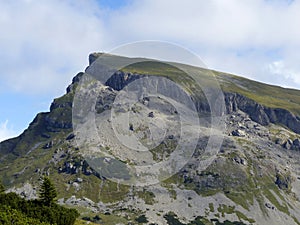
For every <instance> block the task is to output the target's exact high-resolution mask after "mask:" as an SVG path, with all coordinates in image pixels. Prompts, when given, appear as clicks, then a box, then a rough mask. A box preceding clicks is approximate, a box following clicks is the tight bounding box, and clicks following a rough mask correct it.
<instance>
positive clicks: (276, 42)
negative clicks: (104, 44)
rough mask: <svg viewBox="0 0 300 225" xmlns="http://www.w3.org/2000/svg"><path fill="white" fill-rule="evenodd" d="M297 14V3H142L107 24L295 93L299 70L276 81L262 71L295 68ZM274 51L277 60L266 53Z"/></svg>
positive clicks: (299, 33)
mask: <svg viewBox="0 0 300 225" xmlns="http://www.w3.org/2000/svg"><path fill="white" fill-rule="evenodd" d="M299 11H300V1H285V0H273V1H263V0H245V1H240V0H227V1H218V0H212V1H202V0H201V1H198V0H187V1H172V0H165V1H159V0H144V1H135V2H134V4H133V5H131V6H128V7H127V8H124V9H123V10H122V11H121V12H116V13H115V14H114V16H112V17H110V20H109V25H110V27H112V29H111V32H113V33H120V34H122V38H123V39H124V40H127V41H129V40H138V39H158V40H159V39H163V40H171V41H175V42H177V43H180V44H182V45H184V46H186V47H188V48H190V49H192V50H193V51H195V52H196V53H198V54H199V56H200V57H201V58H202V59H203V60H204V61H205V62H207V64H208V66H209V67H210V68H215V69H219V70H225V71H229V72H234V73H239V74H242V75H244V76H248V77H250V78H252V79H256V80H261V81H264V82H268V83H275V84H278V85H281V84H284V85H288V86H293V87H298V88H300V82H299V79H298V77H299V74H300V73H299V72H300V68H297V71H295V75H294V76H292V77H287V76H286V74H281V75H280V76H279V75H278V76H279V77H278V79H276V80H274V79H273V74H272V73H271V71H267V70H265V69H264V68H265V65H266V64H270V63H272V62H273V61H274V60H282V61H284V62H285V63H286V64H287V62H288V61H289V62H292V61H294V63H293V64H291V65H289V66H293V67H295V68H296V66H295V65H296V64H298V62H297V59H298V58H299V56H298V52H299V50H300V29H299V27H300V14H299ZM128 31H129V32H128ZM276 50H278V54H277V55H276V56H274V55H273V54H270V52H272V51H276ZM295 53H297V54H295ZM274 57H276V58H275V59H274Z"/></svg>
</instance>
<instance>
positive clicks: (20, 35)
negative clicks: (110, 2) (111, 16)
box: [0, 0, 108, 94]
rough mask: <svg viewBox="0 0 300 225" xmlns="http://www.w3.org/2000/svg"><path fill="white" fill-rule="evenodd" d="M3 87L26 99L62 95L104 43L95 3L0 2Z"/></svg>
mask: <svg viewBox="0 0 300 225" xmlns="http://www.w3.org/2000/svg"><path fill="white" fill-rule="evenodd" d="M0 15H1V16H0V27H1V30H2V31H1V37H0V49H1V53H0V57H1V61H0V67H1V70H2V71H1V75H0V78H1V81H2V83H4V85H2V86H5V87H7V88H9V89H13V90H16V91H20V92H25V93H30V92H32V93H33V94H36V93H48V94H49V93H51V94H53V93H56V94H57V92H58V91H59V92H62V90H64V88H65V87H66V85H67V83H68V82H69V81H70V79H71V78H72V76H74V75H75V73H77V72H79V71H82V70H83V69H84V67H85V66H86V65H87V55H88V53H90V52H92V51H95V50H97V49H100V48H101V47H103V46H105V43H108V41H107V40H105V38H106V37H105V32H104V27H103V26H104V25H103V24H102V21H101V19H99V18H100V16H101V10H100V9H98V8H97V7H96V5H95V3H94V2H93V1H71V0H70V1H59V0H53V1H25V0H21V1H0Z"/></svg>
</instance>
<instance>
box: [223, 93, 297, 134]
mask: <svg viewBox="0 0 300 225" xmlns="http://www.w3.org/2000/svg"><path fill="white" fill-rule="evenodd" d="M224 95H225V103H226V111H227V113H228V114H230V113H232V112H236V111H238V110H241V111H243V112H245V113H247V114H248V115H249V117H250V118H251V119H252V120H253V121H255V122H257V123H259V124H261V125H263V126H266V125H268V124H270V123H278V124H282V125H284V126H286V127H288V128H289V129H291V130H292V131H294V132H295V133H298V134H300V118H299V117H297V116H295V115H294V114H293V113H291V112H289V111H288V110H286V109H278V108H275V109H274V108H270V107H266V106H263V105H261V104H259V103H257V102H255V101H254V100H252V99H249V98H247V97H245V96H243V95H240V94H237V93H225V94H224Z"/></svg>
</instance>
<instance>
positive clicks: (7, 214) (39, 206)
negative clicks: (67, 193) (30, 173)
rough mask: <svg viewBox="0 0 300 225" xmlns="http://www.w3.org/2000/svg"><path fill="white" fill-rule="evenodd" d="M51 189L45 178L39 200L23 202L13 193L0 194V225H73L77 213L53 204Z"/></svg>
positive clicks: (49, 182)
mask: <svg viewBox="0 0 300 225" xmlns="http://www.w3.org/2000/svg"><path fill="white" fill-rule="evenodd" d="M49 187H50V188H49ZM52 187H53V186H52V184H51V181H50V180H49V178H46V177H45V178H44V182H43V184H42V186H41V193H43V194H42V195H41V197H42V198H41V199H39V200H25V199H23V198H21V197H20V196H18V195H17V194H15V193H12V192H11V193H8V194H5V193H4V192H2V193H1V194H0V224H2V225H11V224H22V225H27V224H28V225H32V224H35V225H50V224H56V225H73V224H74V223H75V220H76V218H77V217H78V216H79V214H78V212H77V211H76V210H75V209H67V208H65V207H63V206H60V205H57V204H56V203H54V202H53V197H54V195H53V191H55V190H54V189H52ZM49 190H51V191H49ZM50 203H51V204H50Z"/></svg>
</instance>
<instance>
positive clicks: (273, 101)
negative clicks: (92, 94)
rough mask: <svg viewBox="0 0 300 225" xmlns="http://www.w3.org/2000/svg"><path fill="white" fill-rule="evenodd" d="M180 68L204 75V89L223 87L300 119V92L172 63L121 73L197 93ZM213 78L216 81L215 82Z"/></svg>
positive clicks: (137, 66)
mask: <svg viewBox="0 0 300 225" xmlns="http://www.w3.org/2000/svg"><path fill="white" fill-rule="evenodd" d="M176 65H179V67H176ZM180 68H186V69H187V71H191V73H193V74H198V75H200V76H201V78H200V80H201V81H202V82H203V83H202V84H201V85H203V86H202V87H206V86H209V85H212V86H213V87H215V88H217V87H218V85H220V87H221V88H222V90H223V91H224V92H230V93H238V94H241V95H244V96H245V97H248V98H250V99H252V100H254V101H256V102H257V103H259V104H261V105H264V106H267V107H270V108H281V109H286V110H288V111H290V112H292V113H294V114H296V115H300V90H296V89H289V88H283V87H280V86H275V85H269V84H265V83H262V82H257V81H254V80H250V79H247V78H244V77H240V76H237V75H233V74H228V73H223V72H219V71H215V70H209V69H205V68H198V67H194V66H189V65H184V64H179V63H177V64H168V62H157V61H150V62H148V61H145V62H139V63H134V64H131V65H129V66H127V67H125V68H122V69H121V70H122V71H124V72H131V73H134V74H135V73H136V74H145V75H155V76H163V77H168V78H169V79H171V80H173V81H174V82H178V83H179V84H183V86H184V88H186V89H187V90H191V91H195V90H197V89H198V88H199V86H198V85H195V81H194V80H193V79H192V78H191V77H190V76H187V74H186V73H185V72H184V71H183V70H181V69H180ZM195 71H197V72H195ZM212 77H215V79H214V78H212ZM216 81H218V83H219V84H215V83H214V82H216ZM200 88H201V87H200ZM197 91H198V93H197V94H199V93H200V92H199V90H197Z"/></svg>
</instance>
